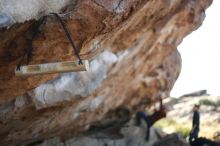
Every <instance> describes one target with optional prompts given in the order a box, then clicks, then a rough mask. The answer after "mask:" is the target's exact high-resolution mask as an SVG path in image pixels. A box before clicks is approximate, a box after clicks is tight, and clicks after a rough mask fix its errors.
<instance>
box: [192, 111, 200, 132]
mask: <svg viewBox="0 0 220 146" xmlns="http://www.w3.org/2000/svg"><path fill="white" fill-rule="evenodd" d="M199 119H200V116H199V112H198V111H195V112H194V113H193V124H192V127H193V128H195V129H197V130H199Z"/></svg>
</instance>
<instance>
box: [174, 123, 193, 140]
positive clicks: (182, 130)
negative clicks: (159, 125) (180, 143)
mask: <svg viewBox="0 0 220 146" xmlns="http://www.w3.org/2000/svg"><path fill="white" fill-rule="evenodd" d="M190 130H191V129H190V128H188V127H180V126H178V127H176V132H177V133H179V134H180V135H181V136H182V137H184V138H186V137H187V136H189V133H190Z"/></svg>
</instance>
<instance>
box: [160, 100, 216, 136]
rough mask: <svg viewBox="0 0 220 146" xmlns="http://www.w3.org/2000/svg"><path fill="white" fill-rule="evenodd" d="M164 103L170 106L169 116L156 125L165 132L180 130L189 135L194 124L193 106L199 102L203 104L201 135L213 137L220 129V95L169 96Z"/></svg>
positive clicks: (201, 107) (184, 134) (201, 108)
mask: <svg viewBox="0 0 220 146" xmlns="http://www.w3.org/2000/svg"><path fill="white" fill-rule="evenodd" d="M164 103H165V104H166V105H168V107H169V112H168V115H167V118H166V119H163V120H161V121H159V122H158V123H156V127H159V128H162V129H163V131H164V132H166V133H172V132H174V131H178V132H180V133H181V134H182V135H183V136H184V137H187V136H188V133H189V131H190V130H191V125H192V123H191V121H192V115H193V113H192V108H193V105H194V104H198V103H199V104H200V105H201V106H200V117H201V118H200V133H199V136H202V137H207V138H211V139H213V136H214V134H215V133H216V132H218V131H220V97H214V96H196V97H180V98H167V99H166V100H165V101H164Z"/></svg>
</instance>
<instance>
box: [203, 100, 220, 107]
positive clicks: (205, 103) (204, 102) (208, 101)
mask: <svg viewBox="0 0 220 146" xmlns="http://www.w3.org/2000/svg"><path fill="white" fill-rule="evenodd" d="M199 104H200V105H207V106H220V100H218V101H217V102H214V101H211V100H209V99H201V100H200V101H199Z"/></svg>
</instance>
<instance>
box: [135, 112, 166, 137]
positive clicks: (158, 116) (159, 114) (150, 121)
mask: <svg viewBox="0 0 220 146" xmlns="http://www.w3.org/2000/svg"><path fill="white" fill-rule="evenodd" d="M163 117H166V112H165V110H164V109H163V108H161V109H160V110H158V111H156V112H154V113H153V114H152V115H147V114H145V113H144V112H137V114H136V125H137V126H140V125H141V119H143V120H144V121H145V122H146V124H147V131H146V137H145V139H146V141H148V140H149V136H150V127H151V126H152V125H153V124H154V123H155V122H157V121H158V120H160V119H161V118H163Z"/></svg>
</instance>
